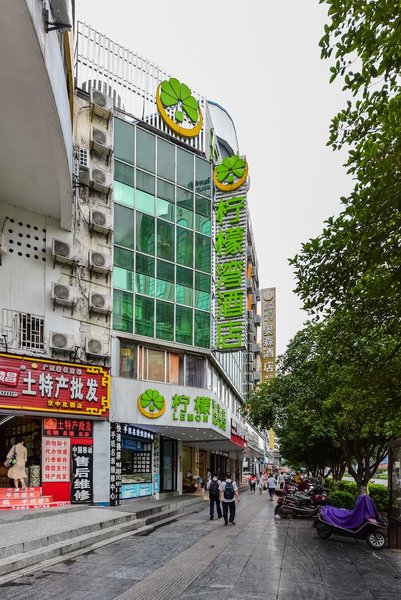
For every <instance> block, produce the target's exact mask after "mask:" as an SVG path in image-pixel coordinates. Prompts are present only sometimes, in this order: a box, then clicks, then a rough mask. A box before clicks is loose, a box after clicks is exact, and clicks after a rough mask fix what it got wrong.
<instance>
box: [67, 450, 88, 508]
mask: <svg viewBox="0 0 401 600" xmlns="http://www.w3.org/2000/svg"><path fill="white" fill-rule="evenodd" d="M71 459H72V470H73V473H72V477H73V479H72V490H71V502H72V503H73V504H87V503H90V502H92V499H93V447H92V445H90V444H87V443H86V440H84V443H83V444H80V443H78V444H76V443H75V444H73V445H72V447H71Z"/></svg>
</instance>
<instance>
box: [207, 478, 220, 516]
mask: <svg viewBox="0 0 401 600" xmlns="http://www.w3.org/2000/svg"><path fill="white" fill-rule="evenodd" d="M220 485H221V481H220V479H219V478H218V477H217V473H215V474H214V475H213V477H212V479H209V481H208V482H207V489H208V490H209V503H210V520H211V521H213V519H214V505H215V504H216V510H217V518H218V519H221V517H222V514H221V504H220Z"/></svg>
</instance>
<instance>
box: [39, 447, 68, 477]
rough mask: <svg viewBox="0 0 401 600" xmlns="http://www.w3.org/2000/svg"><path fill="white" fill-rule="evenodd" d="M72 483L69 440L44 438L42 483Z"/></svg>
mask: <svg viewBox="0 0 401 600" xmlns="http://www.w3.org/2000/svg"><path fill="white" fill-rule="evenodd" d="M69 481H70V440H69V438H58V439H57V438H53V437H47V436H44V437H42V482H43V483H49V482H57V483H63V482H69Z"/></svg>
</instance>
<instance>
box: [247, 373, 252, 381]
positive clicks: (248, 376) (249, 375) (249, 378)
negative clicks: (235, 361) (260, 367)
mask: <svg viewBox="0 0 401 600" xmlns="http://www.w3.org/2000/svg"><path fill="white" fill-rule="evenodd" d="M247 380H248V381H249V383H253V373H248V374H247Z"/></svg>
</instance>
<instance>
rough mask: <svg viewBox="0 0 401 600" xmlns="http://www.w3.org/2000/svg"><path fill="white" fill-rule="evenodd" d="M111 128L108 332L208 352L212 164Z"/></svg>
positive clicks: (121, 125)
mask: <svg viewBox="0 0 401 600" xmlns="http://www.w3.org/2000/svg"><path fill="white" fill-rule="evenodd" d="M114 123H115V125H114V136H115V139H114V158H115V160H114V179H115V181H114V189H113V197H114V231H115V233H114V270H113V288H114V298H113V299H114V308H113V328H114V329H115V330H117V331H123V332H125V333H132V334H137V335H141V336H148V337H150V338H157V339H160V340H166V341H172V342H179V343H181V344H187V345H190V346H199V347H202V348H210V327H211V323H210V312H211V268H212V258H211V257H212V240H211V229H212V228H211V210H212V209H211V206H212V198H211V193H212V189H211V164H210V163H209V162H208V161H207V160H204V159H203V158H200V157H199V156H197V155H195V154H193V153H192V152H189V151H187V150H184V149H182V148H179V147H178V146H176V145H175V144H171V143H170V142H168V141H166V140H164V139H162V138H159V137H158V136H156V135H154V134H152V133H150V132H148V131H146V130H144V129H142V128H140V127H139V126H134V125H132V124H130V123H128V122H125V121H122V120H120V119H115V121H114Z"/></svg>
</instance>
